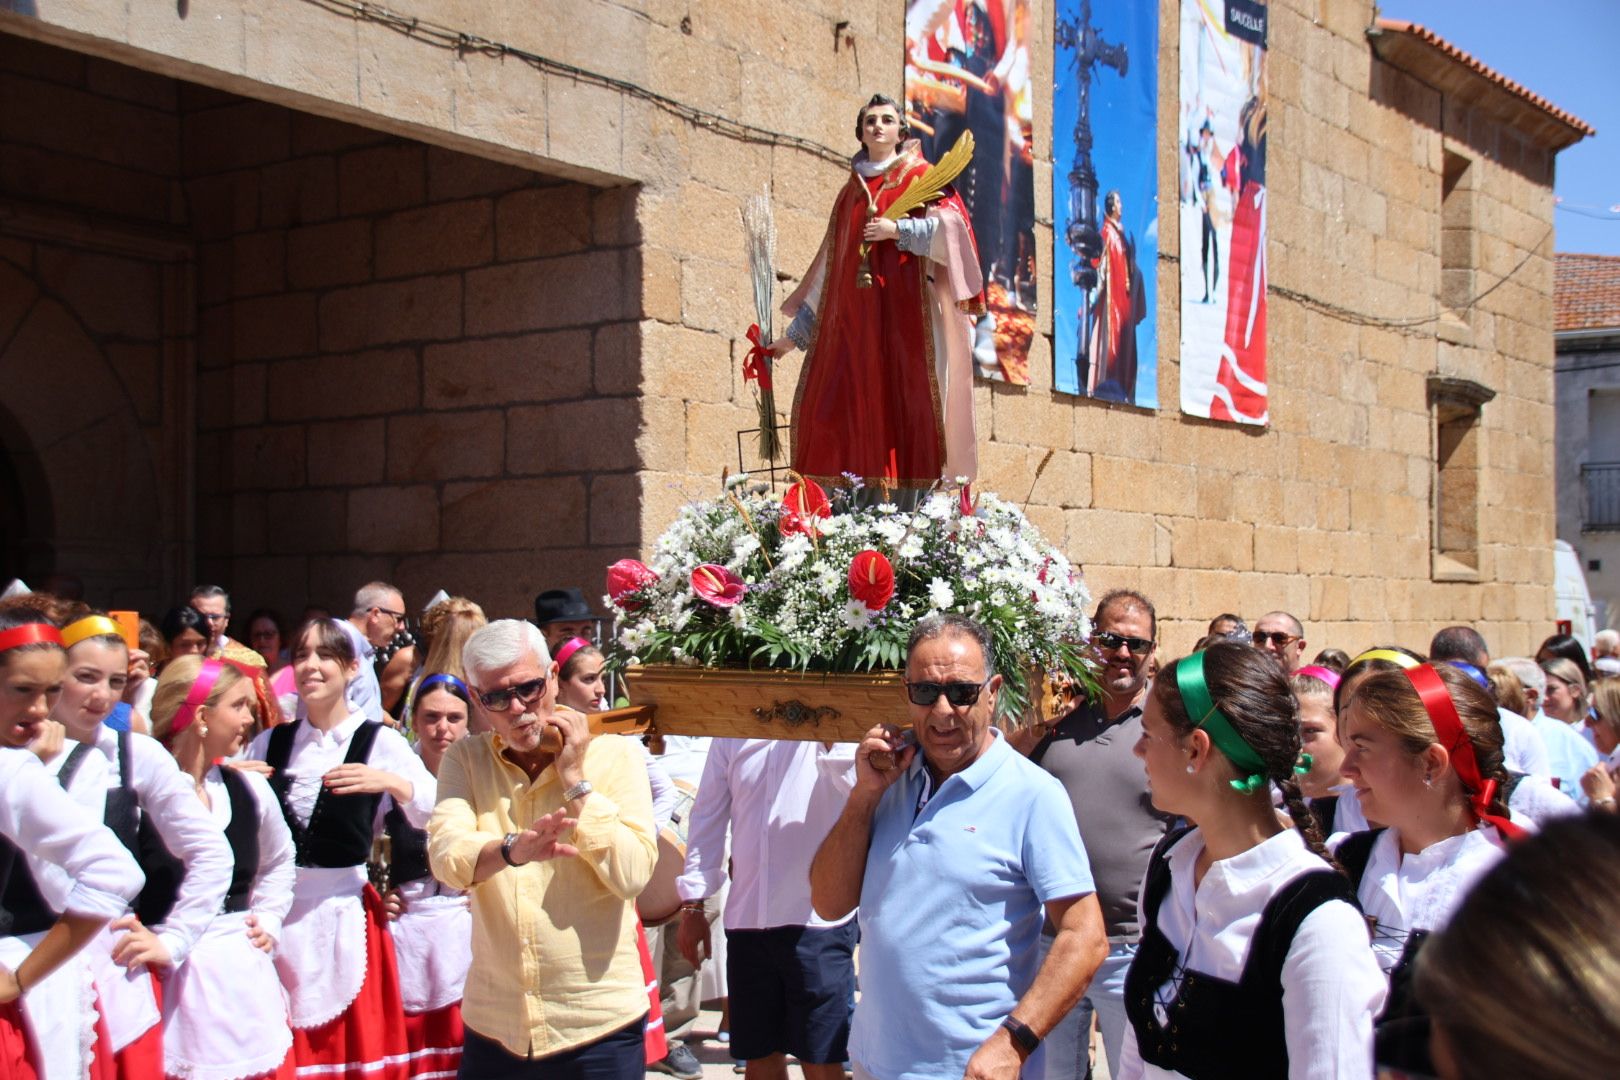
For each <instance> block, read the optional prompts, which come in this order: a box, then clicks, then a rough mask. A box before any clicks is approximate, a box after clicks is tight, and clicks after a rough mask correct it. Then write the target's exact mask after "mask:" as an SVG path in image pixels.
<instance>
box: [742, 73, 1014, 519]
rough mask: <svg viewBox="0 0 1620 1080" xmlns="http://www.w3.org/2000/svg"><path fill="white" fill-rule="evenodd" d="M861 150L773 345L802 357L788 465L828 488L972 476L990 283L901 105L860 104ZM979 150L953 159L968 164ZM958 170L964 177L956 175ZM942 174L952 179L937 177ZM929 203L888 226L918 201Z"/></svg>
mask: <svg viewBox="0 0 1620 1080" xmlns="http://www.w3.org/2000/svg"><path fill="white" fill-rule="evenodd" d="M855 134H856V137H857V138H858V139H860V141H861V145H862V147H863V148H864V149H862V150H861V152H860V153H858V154H856V155H855V157H854V158H853V160H852V161H851V163H850V165H851V170H852V175H851V176H850V178H849V180H848V182H847V183H846V184H845V185H844V187H843V189H842V190H841V191H840V192H839V194H838V198H837V200H836V201H835V202H834V203H833V209H832V217H831V220H830V221H829V222H828V226H827V234H826V237H825V239H823V240H822V242H821V249H820V250H819V251H818V252H817V254H816V257H815V261H814V262H812V263H811V264H810V269H809V270H807V271H806V272H805V275H804V280H803V281H802V282H801V283H800V285H799V287H798V288H797V289H795V290H794V292H793V294H792V295H791V296H789V297H788V298H787V301H786V302H785V303H784V304H783V305H782V313H783V314H784V315H787V316H789V317H790V318H791V319H792V323H791V324H790V325H789V326H788V328H787V331H786V333H785V335H784V336H783V337H782V338H779V339H778V340H776V341H774V342H772V343H771V345H770V352H771V353H773V354H774V355H776V356H781V355H783V354H784V353H786V352H788V351H789V350H791V349H793V348H802V349H804V350H806V354H807V355H806V357H805V361H804V366H803V369H802V371H801V373H800V376H799V386H798V390H797V392H796V394H795V396H794V400H793V414H792V425H793V468H794V470H795V471H796V472H798V473H800V474H801V475H803V476H808V477H812V478H816V479H819V480H822V481H824V482H830V483H841V482H843V480H842V477H843V474H846V473H847V474H852V475H854V476H857V477H860V478H861V479H862V480H863V481H865V482H866V483H868V484H872V485H882V486H893V487H899V488H927V487H930V486H932V485H933V484H934V483H936V482H938V481H941V480H943V481H945V482H946V483H953V482H955V480H956V479H957V478H958V477H965V478H967V479H968V480H971V479H972V478H973V477H974V475H975V474H976V472H977V470H978V450H977V447H976V445H975V437H974V426H973V348H972V345H973V321H974V318H976V317H977V316H978V315H981V314H983V312H984V310H985V309H984V295H983V288H984V281H983V277H982V275H981V273H980V270H979V259H978V253H977V250H976V248H975V245H974V239H973V229H972V226H971V224H970V223H969V218H968V213H967V210H966V208H965V207H964V206H963V204H962V200H961V199H960V198H959V197H958V196H957V194H956V193H955V191H954V190H953V189H951V188H950V187H949V186H948V185H940V186H939V187H937V189H936V188H935V185H936V184H939V182H940V180H941V177H942V176H943V175H944V172H948V169H945V168H944V167H945V165H946V162H945V160H944V159H942V160H941V163H940V165H939V166H931V165H930V164H929V162H928V161H927V160H926V159H924V157H923V156H922V151H921V148H920V146H919V144H918V142H917V140H915V139H912V138H911V137H910V135H911V132H910V129H909V128H908V127H907V126H906V123H905V120H904V117H903V116H902V114H901V111H900V107H899V106H898V105H897V104H895V102H894V100H893V99H892V98H889V97H887V96H885V95H882V94H878V95H875V96H873V98H872V99H871V100H870V101H868V102H867V103H866V105H865V106H864V107H862V108H861V110H860V112H859V114H858V115H857V117H856V121H855ZM959 151H960V152H959ZM971 154H972V143H971V141H970V140H968V141H965V143H964V144H963V145H962V146H959V147H958V148H957V149H954V150H952V151H951V152H950V154H947V155H946V157H947V158H960V159H962V164H965V161H966V158H970V157H971ZM960 167H961V165H957V166H956V168H958V169H960ZM942 170H944V171H943V172H942ZM912 185H917V186H918V188H920V189H924V190H929V191H930V192H931V194H930V196H929V201H927V202H926V203H925V204H924V205H921V206H917V207H916V208H914V209H911V210H910V211H909V212H907V213H905V214H893V213H891V214H890V215H889V216H885V212H886V211H893V210H898V209H900V208H902V207H904V206H905V205H907V204H908V203H910V202H911V201H914V200H916V199H917V197H918V192H917V191H916V190H912V191H911V194H910V198H908V197H907V192H908V189H910V188H912Z"/></svg>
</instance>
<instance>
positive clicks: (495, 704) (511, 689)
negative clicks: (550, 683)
mask: <svg viewBox="0 0 1620 1080" xmlns="http://www.w3.org/2000/svg"><path fill="white" fill-rule="evenodd" d="M549 677H550V676H546V675H542V676H541V677H540V678H538V679H530V680H529V681H528V682H521V683H518V684H517V685H516V686H508V687H507V688H506V689H505V690H491V691H489V692H488V693H485V692H484V691H482V690H480V691H479V692H478V703H479V704H480V705H482V706H483V707H484V708H486V709H488V710H489V711H490V712H506V711H507V710H508V709H510V708H511V707H512V702H514V701H515V702H517V703H518V704H519V705H521V706H523V707H525V708H527V707H528V706H530V705H533V704H534V703H535V701H536V700H537V699H539V697H540V695H541V694H542V693H544V692H545V689H546V679H548V678H549Z"/></svg>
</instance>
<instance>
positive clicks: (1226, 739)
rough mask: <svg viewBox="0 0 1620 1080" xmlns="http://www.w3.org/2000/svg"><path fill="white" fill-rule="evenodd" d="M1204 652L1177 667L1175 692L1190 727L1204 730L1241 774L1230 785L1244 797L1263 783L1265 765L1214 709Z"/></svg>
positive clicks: (1218, 711) (1227, 721)
mask: <svg viewBox="0 0 1620 1080" xmlns="http://www.w3.org/2000/svg"><path fill="white" fill-rule="evenodd" d="M1204 655H1205V654H1204V653H1201V652H1195V653H1193V654H1192V655H1191V656H1186V657H1183V658H1182V659H1181V660H1180V662H1178V663H1177V664H1176V689H1177V690H1180V691H1181V702H1182V704H1183V705H1185V706H1187V715H1188V716H1189V717H1191V718H1192V722H1193V726H1194V727H1199V728H1203V729H1204V731H1205V732H1206V733H1207V734H1208V735H1209V739H1210V741H1211V742H1213V743H1214V744H1215V748H1216V749H1217V750H1219V751H1220V752H1221V753H1223V754H1225V755H1226V757H1227V760H1228V761H1230V762H1231V763H1232V764H1233V765H1235V766H1236V767H1237V770H1238V771H1239V772H1241V773H1247V774H1248V775H1247V777H1246V778H1245V779H1242V780H1233V781H1232V782H1231V783H1232V786H1233V787H1234V788H1236V789H1237V790H1239V791H1241V792H1243V793H1244V794H1245V795H1247V794H1250V793H1252V792H1255V791H1258V790H1259V789H1260V788H1262V787H1264V786H1265V783H1266V763H1265V761H1264V759H1262V758H1261V757H1260V755H1259V754H1257V753H1255V750H1254V747H1252V746H1250V745H1249V744H1248V743H1246V742H1244V741H1243V736H1241V735H1239V734H1238V733H1237V729H1236V728H1234V727H1233V726H1232V721H1230V720H1228V719H1227V718H1226V714H1225V713H1223V712H1221V710H1219V709H1217V708H1216V707H1215V700H1214V699H1213V698H1211V697H1210V696H1209V685H1208V684H1207V683H1206V682H1205V681H1204Z"/></svg>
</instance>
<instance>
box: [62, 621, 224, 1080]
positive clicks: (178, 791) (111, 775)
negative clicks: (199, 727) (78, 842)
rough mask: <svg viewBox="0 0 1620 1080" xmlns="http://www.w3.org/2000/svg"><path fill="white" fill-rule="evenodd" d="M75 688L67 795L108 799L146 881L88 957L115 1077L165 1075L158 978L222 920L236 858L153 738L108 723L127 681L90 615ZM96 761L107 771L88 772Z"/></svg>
mask: <svg viewBox="0 0 1620 1080" xmlns="http://www.w3.org/2000/svg"><path fill="white" fill-rule="evenodd" d="M62 640H63V642H64V643H65V644H66V645H67V647H68V652H67V679H66V681H65V682H64V684H63V689H62V696H61V697H60V698H59V699H58V700H57V702H56V707H55V708H54V709H53V710H52V711H51V717H52V719H55V720H57V721H59V722H60V723H61V724H62V725H63V726H64V727H66V728H67V734H68V738H70V739H74V740H76V741H77V742H79V743H80V744H82V747H76V748H73V749H72V750H70V751H68V752H66V753H63V754H61V755H60V756H58V757H57V758H55V759H54V760H53V761H52V762H51V765H52V767H53V768H55V769H56V772H57V777H58V779H59V781H60V782H61V784H62V785H63V786H64V787H66V788H67V789H68V790H69V791H70V792H72V793H74V795H75V797H76V798H78V799H79V800H80V801H81V802H86V803H91V804H93V800H94V799H96V798H97V797H98V796H99V797H100V798H101V799H102V800H103V806H104V810H103V815H104V820H105V821H106V824H107V827H108V828H109V829H111V830H112V831H113V834H114V835H115V836H117V837H118V839H119V840H120V841H121V842H122V843H123V845H124V846H125V847H126V848H128V849H129V851H130V853H131V854H132V855H134V856H135V859H136V861H137V862H138V863H140V866H141V870H142V871H143V872H144V873H145V874H146V885H145V887H144V888H143V889H142V890H141V893H140V895H139V896H138V897H136V900H135V904H134V911H133V912H131V913H129V914H126V915H124V916H122V917H121V918H119V919H115V920H114V921H113V922H111V923H109V924H108V925H107V927H106V928H105V929H104V930H103V931H102V933H101V934H100V936H99V937H98V938H97V940H96V941H95V943H94V944H93V945H92V946H91V949H90V951H89V953H88V955H89V957H90V960H91V963H92V965H93V966H94V968H95V972H96V992H97V995H98V998H99V1008H100V1010H101V1015H102V1018H103V1020H104V1021H105V1023H106V1034H107V1038H108V1045H109V1046H110V1049H111V1051H112V1053H113V1056H114V1060H115V1061H116V1063H117V1075H118V1076H119V1077H120V1078H126V1077H127V1078H129V1080H149V1078H150V1077H154V1076H159V1075H161V1074H162V1072H163V1026H162V1008H161V999H160V997H159V993H160V989H159V985H158V978H159V977H160V976H161V975H164V974H166V973H168V972H170V971H172V970H174V969H177V968H178V967H179V966H180V965H181V964H183V963H184V962H185V960H186V958H187V956H188V955H189V954H190V952H191V950H192V948H193V947H194V946H195V945H196V943H197V941H198V940H199V939H200V938H201V937H202V935H203V932H204V931H206V930H207V929H208V925H209V923H210V922H212V921H213V918H214V915H215V914H216V913H217V912H218V911H219V905H220V902H221V901H222V900H223V899H224V897H225V893H226V890H227V889H228V888H229V886H230V883H231V852H230V847H229V846H228V845H227V844H226V842H225V835H224V833H222V832H221V831H220V828H219V825H218V824H216V823H215V821H214V819H213V817H212V816H211V815H210V814H209V813H208V811H207V808H206V807H204V806H203V805H202V804H201V803H200V802H199V801H198V799H197V794H196V790H195V788H194V787H193V784H192V782H191V780H190V779H189V778H188V777H186V776H184V775H182V774H181V772H180V770H179V768H178V767H177V766H176V765H175V762H174V758H173V757H171V756H170V755H169V754H168V752H167V751H165V750H164V749H163V747H162V745H160V744H159V743H158V742H157V740H155V739H153V738H152V737H151V736H149V735H140V734H135V733H132V732H128V731H113V730H112V729H111V728H109V727H107V726H106V724H105V720H106V718H107V716H108V714H109V713H110V712H111V711H112V708H113V706H114V705H115V704H116V703H117V702H118V700H119V697H120V695H121V694H122V692H123V688H124V682H125V680H126V679H127V678H128V675H129V650H128V647H127V646H126V645H125V644H124V639H123V637H122V635H121V634H120V633H119V630H118V625H117V624H116V623H114V622H113V621H112V620H111V619H109V618H107V617H106V616H104V615H98V614H88V615H83V616H81V617H80V618H78V619H76V620H75V621H73V622H71V623H69V624H68V625H67V626H65V627H64V628H63V630H62ZM90 754H99V755H100V756H101V757H102V758H103V759H104V761H105V763H106V765H107V766H109V768H108V769H107V770H106V771H104V772H102V771H99V770H98V771H96V772H95V773H92V772H90V771H88V770H85V769H83V768H82V765H83V760H84V759H85V758H86V757H87V756H88V755H90Z"/></svg>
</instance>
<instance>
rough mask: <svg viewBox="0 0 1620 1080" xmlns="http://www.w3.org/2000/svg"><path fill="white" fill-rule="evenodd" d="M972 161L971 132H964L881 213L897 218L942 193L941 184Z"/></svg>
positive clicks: (959, 174) (892, 219) (957, 174)
mask: <svg viewBox="0 0 1620 1080" xmlns="http://www.w3.org/2000/svg"><path fill="white" fill-rule="evenodd" d="M972 161H973V132H971V131H964V132H962V137H961V138H959V139H957V140H956V145H955V146H953V147H951V148H950V150H948V151H947V152H946V153H945V155H944V156H943V157H941V158H940V159H939V160H938V161H936V162H935V163H934V164H932V165H930V166H929V167H928V171H927V172H925V173H923V174H922V175H921V176H919V177H917V178H916V179H915V180H913V181H912V182H911V183H909V184H907V185H906V190H904V191H902V192H901V193H900V197H899V198H898V199H896V200H894V202H892V203H890V204H889V206H888V208H887V209H885V210H884V211H883V214H882V216H883V217H886V218H888V219H889V220H890V221H899V220H900V219H901V218H903V217H905V216H906V215H907V214H909V213H911V212H912V211H913V210H915V209H917V207H919V206H922V205H923V204H924V203H928V202H932V201H933V200H935V199H938V198H940V197H942V196H943V195H944V194H945V185H946V184H949V183H950V182H951V181H952V180H955V179H956V178H957V177H958V176H961V175H962V171H963V170H964V169H966V168H967V167H968V165H970V164H971V163H972Z"/></svg>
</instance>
